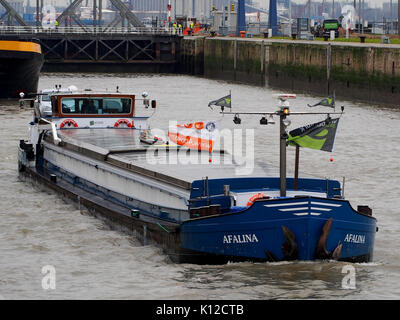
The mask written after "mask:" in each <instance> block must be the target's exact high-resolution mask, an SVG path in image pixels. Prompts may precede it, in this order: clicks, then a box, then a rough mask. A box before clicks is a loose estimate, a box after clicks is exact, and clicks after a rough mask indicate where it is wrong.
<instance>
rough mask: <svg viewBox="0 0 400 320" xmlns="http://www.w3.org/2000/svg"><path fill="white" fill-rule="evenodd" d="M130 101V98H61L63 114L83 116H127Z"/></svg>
mask: <svg viewBox="0 0 400 320" xmlns="http://www.w3.org/2000/svg"><path fill="white" fill-rule="evenodd" d="M131 106H132V99H130V98H118V97H116V98H96V97H93V98H92V97H89V98H86V97H85V98H83V97H82V98H62V99H61V110H62V113H63V114H69V113H75V114H83V115H107V114H129V113H130V112H131Z"/></svg>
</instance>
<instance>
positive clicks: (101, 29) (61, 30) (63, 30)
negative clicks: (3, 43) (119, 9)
mask: <svg viewBox="0 0 400 320" xmlns="http://www.w3.org/2000/svg"><path fill="white" fill-rule="evenodd" d="M2 34H5V35H7V34H11V35H12V34H15V35H23V34H25V35H26V34H32V35H35V34H38V35H44V34H46V35H52V34H54V35H55V34H65V35H68V34H93V35H101V34H107V35H112V34H115V35H117V34H118V35H121V34H132V35H134V34H137V35H179V34H181V32H179V30H175V29H173V28H168V27H157V28H146V27H105V26H73V27H51V28H49V27H43V26H0V35H2Z"/></svg>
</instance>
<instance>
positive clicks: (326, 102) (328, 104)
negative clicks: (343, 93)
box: [307, 94, 335, 108]
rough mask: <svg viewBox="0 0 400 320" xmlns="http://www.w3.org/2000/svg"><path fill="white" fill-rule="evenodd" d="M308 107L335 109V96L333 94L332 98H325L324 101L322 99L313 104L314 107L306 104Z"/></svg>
mask: <svg viewBox="0 0 400 320" xmlns="http://www.w3.org/2000/svg"><path fill="white" fill-rule="evenodd" d="M307 105H308V106H309V107H316V106H324V107H331V108H335V94H333V95H332V96H329V97H326V98H324V99H322V100H321V101H320V102H318V103H316V104H314V105H310V104H307Z"/></svg>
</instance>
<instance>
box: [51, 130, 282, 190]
mask: <svg viewBox="0 0 400 320" xmlns="http://www.w3.org/2000/svg"><path fill="white" fill-rule="evenodd" d="M58 134H59V136H60V138H61V139H62V140H63V141H64V142H66V143H67V145H69V146H70V148H71V147H72V148H75V149H79V152H81V153H82V152H83V153H85V152H87V153H88V154H91V155H92V156H93V154H94V156H95V157H96V158H97V159H101V158H103V160H104V161H107V162H108V163H111V164H113V165H116V166H118V167H122V168H125V169H128V170H130V171H134V172H136V173H142V174H144V175H146V176H151V177H154V178H156V179H158V180H162V181H165V182H168V183H173V184H175V185H179V186H180V187H183V188H185V189H190V185H191V183H192V182H193V181H195V180H201V179H202V178H205V177H208V179H223V178H234V177H244V176H246V177H278V176H279V167H276V166H271V165H267V164H260V163H254V164H253V163H252V160H251V161H250V163H247V166H248V167H247V168H246V162H239V163H238V162H235V160H234V159H233V157H232V155H230V154H228V153H227V152H224V151H221V150H214V151H213V152H212V154H211V156H210V154H209V153H208V152H204V151H203V152H198V151H196V150H189V149H186V148H182V147H179V146H168V145H157V146H154V145H147V144H145V143H142V142H140V140H139V134H140V132H139V130H131V129H109V128H107V129H84V128H82V129H70V130H69V129H67V130H61V131H59V133H58ZM99 157H100V158H99ZM242 160H245V159H242ZM240 161H241V160H240ZM253 167H254V168H253Z"/></svg>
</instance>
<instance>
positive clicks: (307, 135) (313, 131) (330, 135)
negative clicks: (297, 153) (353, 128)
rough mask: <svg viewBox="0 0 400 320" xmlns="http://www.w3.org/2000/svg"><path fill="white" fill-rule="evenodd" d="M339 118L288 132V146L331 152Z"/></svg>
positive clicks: (328, 119)
mask: <svg viewBox="0 0 400 320" xmlns="http://www.w3.org/2000/svg"><path fill="white" fill-rule="evenodd" d="M338 124H339V118H336V119H332V118H327V119H326V120H324V121H321V122H317V123H313V124H310V125H306V126H304V127H300V128H297V129H294V130H292V131H290V132H289V138H288V144H289V145H291V146H299V147H303V148H310V149H316V150H321V151H327V152H332V150H333V145H334V143H335V136H336V130H337V127H338Z"/></svg>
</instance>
